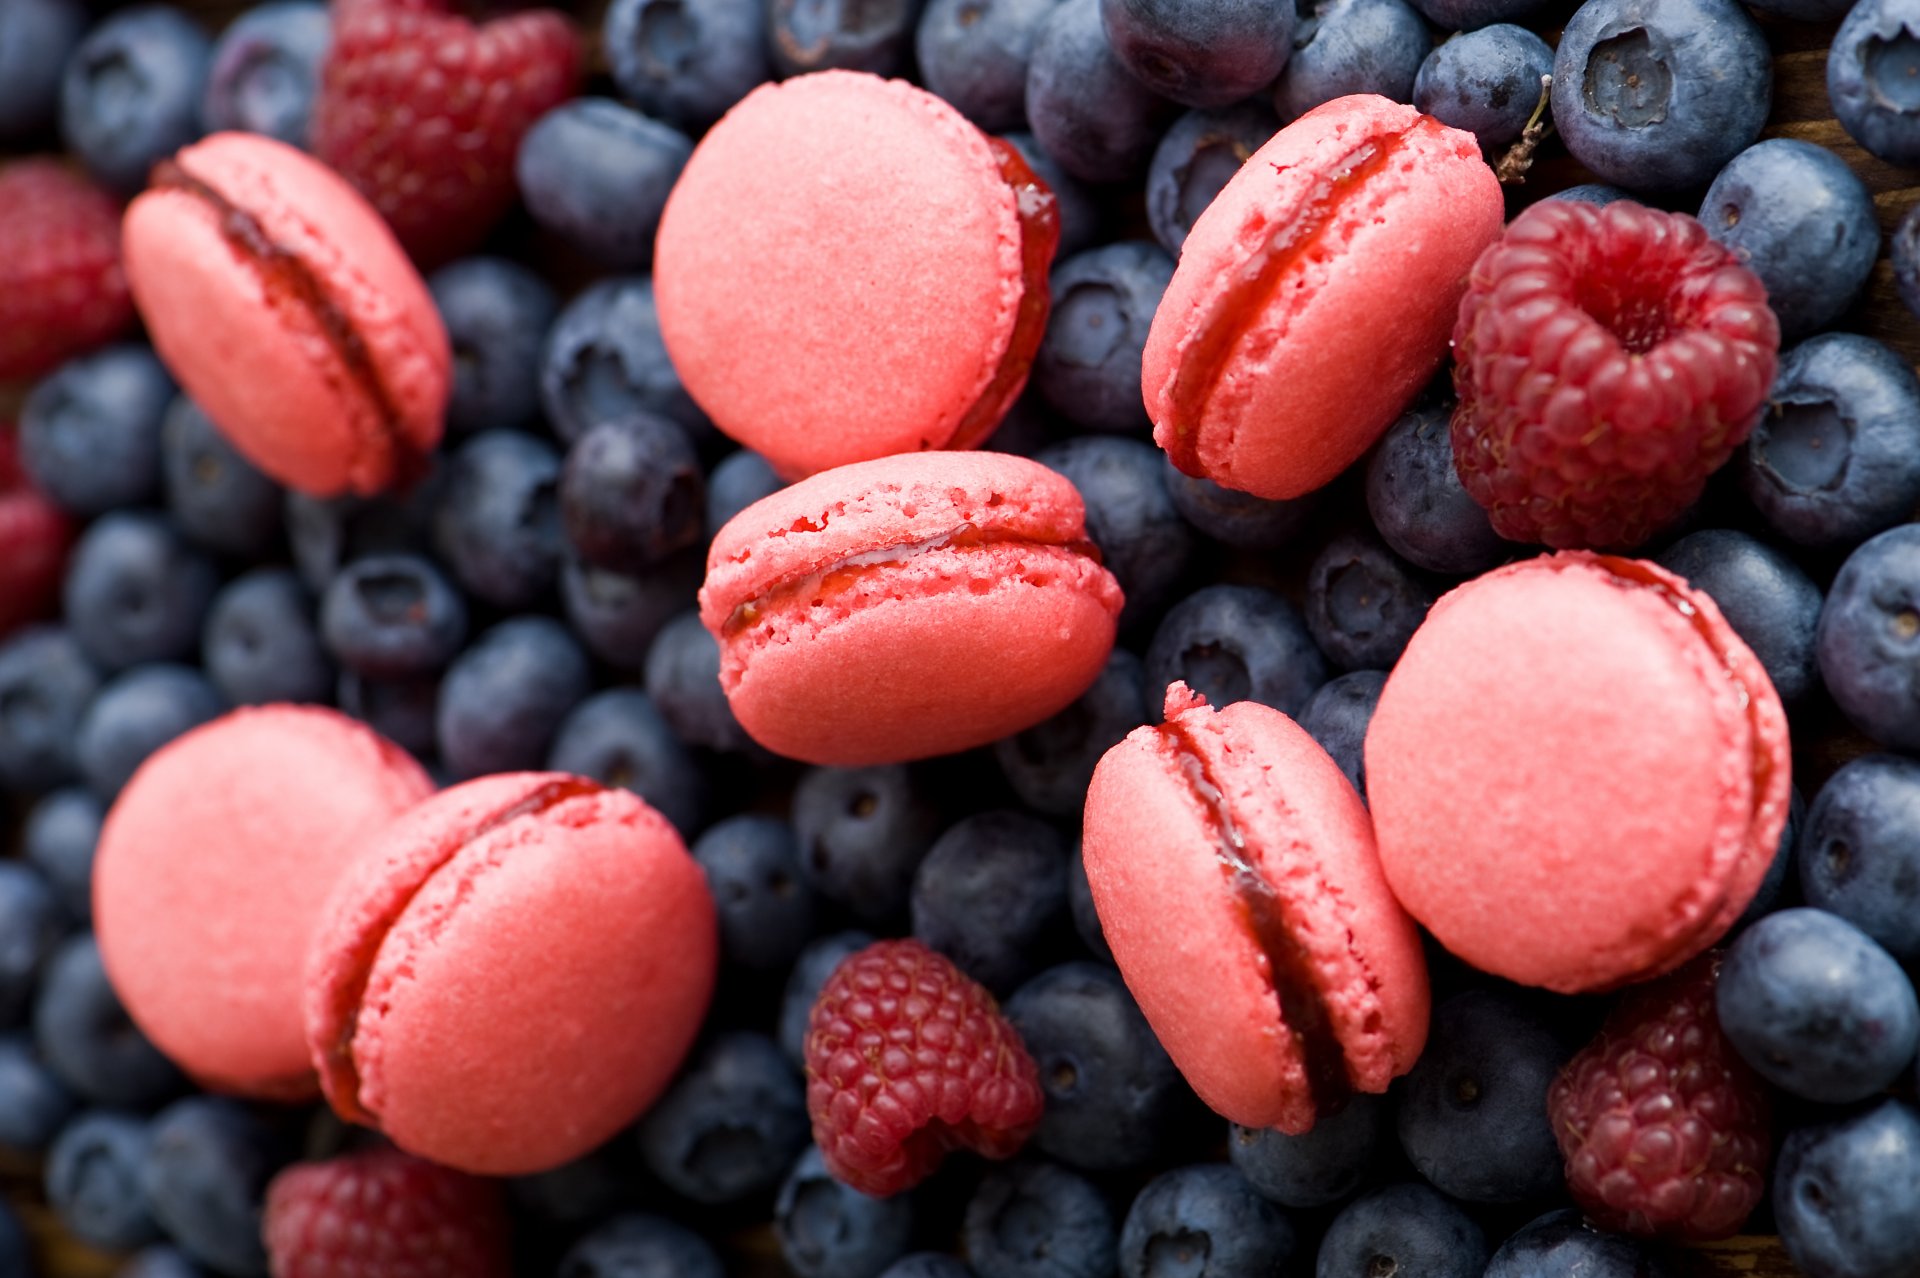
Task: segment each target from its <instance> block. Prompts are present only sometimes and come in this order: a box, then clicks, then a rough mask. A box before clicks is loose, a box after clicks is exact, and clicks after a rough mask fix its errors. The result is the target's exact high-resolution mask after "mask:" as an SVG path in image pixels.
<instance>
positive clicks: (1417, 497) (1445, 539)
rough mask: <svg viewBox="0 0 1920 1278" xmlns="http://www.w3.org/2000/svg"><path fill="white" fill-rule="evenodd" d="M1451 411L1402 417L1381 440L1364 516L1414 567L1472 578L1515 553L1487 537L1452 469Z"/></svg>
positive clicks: (1489, 528) (1489, 527)
mask: <svg viewBox="0 0 1920 1278" xmlns="http://www.w3.org/2000/svg"><path fill="white" fill-rule="evenodd" d="M1451 411H1452V410H1451V409H1441V410H1427V411H1416V412H1411V413H1408V414H1407V415H1406V416H1404V417H1402V418H1401V419H1400V420H1399V421H1397V422H1395V423H1394V424H1393V426H1392V427H1391V428H1390V429H1389V430H1388V431H1387V433H1386V434H1385V435H1383V436H1381V439H1380V445H1379V447H1378V448H1376V449H1375V450H1374V452H1373V457H1372V458H1371V459H1370V460H1369V461H1368V462H1367V513H1368V514H1369V515H1371V516H1372V517H1373V523H1374V527H1375V528H1377V529H1378V530H1379V532H1380V536H1381V539H1382V540H1384V541H1385V542H1386V543H1387V545H1388V546H1390V547H1392V548H1393V550H1394V552H1395V553H1396V554H1398V555H1400V556H1401V557H1402V558H1403V559H1406V560H1407V561H1408V562H1410V563H1412V564H1413V565H1414V566H1415V567H1418V568H1424V569H1426V570H1427V571H1428V572H1437V573H1444V574H1446V575H1448V576H1451V577H1471V576H1475V575H1477V574H1479V573H1483V572H1485V571H1487V570H1488V569H1489V568H1492V567H1494V566H1495V565H1497V564H1499V563H1500V562H1501V561H1502V560H1503V559H1505V558H1506V557H1507V556H1508V555H1509V554H1511V553H1513V551H1514V550H1515V549H1517V548H1516V547H1515V546H1514V544H1513V543H1512V542H1510V541H1507V540H1506V539H1505V538H1503V537H1502V536H1500V534H1498V533H1496V532H1495V531H1493V524H1492V523H1490V522H1489V521H1488V519H1487V512H1486V509H1485V508H1484V507H1482V506H1481V505H1480V503H1479V502H1476V501H1475V500H1474V499H1473V498H1472V497H1470V496H1468V495H1467V490H1466V487H1465V486H1464V485H1462V484H1461V482H1460V475H1459V472H1457V471H1456V470H1454V468H1453V438H1452V435H1451V433H1450V431H1449V428H1448V418H1449V416H1450V414H1451Z"/></svg>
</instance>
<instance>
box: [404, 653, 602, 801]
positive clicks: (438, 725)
mask: <svg viewBox="0 0 1920 1278" xmlns="http://www.w3.org/2000/svg"><path fill="white" fill-rule="evenodd" d="M591 691H593V673H592V671H591V670H590V669H589V667H588V665H587V654H586V653H585V652H583V651H581V649H580V645H579V644H578V643H577V642H575V640H574V638H573V636H572V635H571V634H569V633H568V631H567V628H566V627H565V626H563V625H561V624H560V623H559V622H557V621H555V620H553V618H551V617H513V618H510V619H508V620H506V621H503V622H500V623H499V624H498V625H496V626H494V627H493V628H491V629H490V630H488V631H486V632H485V633H484V634H482V635H481V636H480V637H479V638H478V639H476V640H475V641H474V643H473V646H472V647H470V648H468V649H467V650H466V651H465V652H463V653H461V654H460V655H459V657H457V658H455V660H454V662H453V664H452V665H451V666H448V667H447V675H446V678H445V679H443V680H442V681H441V683H440V705H439V708H438V710H437V711H436V713H435V717H434V740H435V742H436V744H438V746H439V747H440V750H439V753H440V761H441V763H443V764H445V765H446V767H447V769H448V770H449V771H450V772H451V774H452V775H454V776H456V777H460V778H466V777H477V776H484V775H486V774H487V773H489V772H522V771H528V770H531V769H534V768H538V767H540V766H541V765H542V764H544V763H545V762H546V760H547V750H548V748H549V747H550V746H551V745H552V744H553V737H554V733H555V732H556V731H557V730H558V729H559V727H560V723H561V721H562V720H563V719H565V718H566V717H567V712H568V711H570V710H572V709H573V708H574V706H576V705H578V704H579V703H580V702H582V701H584V700H585V699H586V697H587V694H588V693H589V692H591Z"/></svg>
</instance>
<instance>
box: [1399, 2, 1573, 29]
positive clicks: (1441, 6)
mask: <svg viewBox="0 0 1920 1278" xmlns="http://www.w3.org/2000/svg"><path fill="white" fill-rule="evenodd" d="M1413 7H1414V8H1416V9H1418V10H1419V11H1420V12H1421V14H1422V16H1424V17H1425V18H1426V20H1427V21H1428V22H1431V23H1432V24H1433V25H1434V26H1436V27H1439V28H1440V29H1441V30H1442V31H1473V30H1476V29H1478V28H1480V27H1484V26H1488V25H1490V24H1492V23H1495V22H1518V21H1520V20H1521V19H1523V18H1529V17H1531V16H1533V15H1534V14H1536V13H1538V12H1539V11H1540V10H1542V9H1544V8H1546V7H1547V0H1414V6H1413Z"/></svg>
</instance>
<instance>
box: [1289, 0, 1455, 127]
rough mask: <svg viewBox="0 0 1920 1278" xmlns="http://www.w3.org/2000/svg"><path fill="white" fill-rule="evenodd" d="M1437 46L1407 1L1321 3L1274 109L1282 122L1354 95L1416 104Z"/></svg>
mask: <svg viewBox="0 0 1920 1278" xmlns="http://www.w3.org/2000/svg"><path fill="white" fill-rule="evenodd" d="M1432 48H1433V37H1432V36H1431V35H1429V34H1428V33H1427V24H1426V23H1425V22H1423V21H1421V18H1420V15H1419V14H1418V13H1417V12H1415V11H1414V9H1413V7H1412V6H1410V5H1408V4H1406V3H1405V2H1404V0H1320V3H1317V4H1315V5H1314V6H1313V12H1312V14H1311V15H1310V16H1306V17H1304V18H1303V19H1302V21H1301V23H1300V26H1299V28H1298V29H1297V30H1296V31H1295V32H1294V36H1293V56H1292V57H1291V58H1290V59H1288V61H1287V69H1286V71H1285V72H1284V73H1282V75H1281V76H1280V83H1279V84H1278V85H1277V86H1275V88H1274V94H1273V105H1274V108H1275V109H1276V110H1277V111H1279V113H1280V118H1281V119H1282V120H1295V119H1298V118H1299V117H1300V116H1303V115H1305V114H1306V113H1307V112H1309V111H1311V110H1313V108H1315V107H1317V106H1319V105H1320V104H1321V103H1322V102H1330V101H1332V100H1333V99H1334V98H1341V97H1345V96H1347V95H1348V94H1350V93H1377V94H1379V95H1380V96H1382V97H1387V98H1392V99H1393V100H1394V101H1395V102H1411V101H1413V81H1414V78H1415V77H1416V76H1418V75H1419V74H1420V64H1421V63H1422V62H1424V61H1426V58H1427V52H1428V51H1429V50H1430V49H1432Z"/></svg>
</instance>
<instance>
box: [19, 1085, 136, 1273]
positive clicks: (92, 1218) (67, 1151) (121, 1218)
mask: <svg viewBox="0 0 1920 1278" xmlns="http://www.w3.org/2000/svg"><path fill="white" fill-rule="evenodd" d="M147 1142H148V1129H147V1123H146V1120H145V1119H142V1118H139V1117H137V1116H135V1115H133V1114H127V1113H122V1112H120V1111H118V1110H111V1109H94V1110H88V1111H87V1112H86V1113H84V1114H82V1115H80V1117H78V1118H76V1119H74V1120H73V1121H72V1122H71V1123H68V1124H67V1126H66V1127H65V1128H64V1129H63V1130H62V1131H61V1133H60V1135H59V1136H58V1137H57V1138H56V1139H55V1140H54V1142H53V1148H52V1150H50V1151H49V1152H48V1155H47V1167H46V1178H45V1183H46V1189H47V1201H48V1202H50V1203H52V1204H53V1210H54V1212H55V1214H57V1215H58V1216H59V1217H60V1223H61V1224H62V1225H63V1226H65V1227H66V1229H67V1231H68V1232H69V1233H70V1234H72V1235H73V1236H74V1237H75V1238H77V1239H79V1240H80V1241H81V1242H83V1243H87V1244H89V1245H90V1246H94V1247H100V1248H103V1249H107V1250H112V1251H121V1250H125V1249H126V1248H129V1247H138V1246H140V1245H141V1244H142V1243H149V1242H154V1241H157V1240H158V1239H159V1237H160V1229H159V1226H158V1225H156V1224H155V1223H154V1220H153V1214H152V1210H151V1206H150V1204H149V1203H148V1201H147V1194H146V1189H145V1187H144V1186H143V1185H142V1184H141V1180H140V1168H141V1166H142V1164H143V1163H145V1161H146V1156H147Z"/></svg>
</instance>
